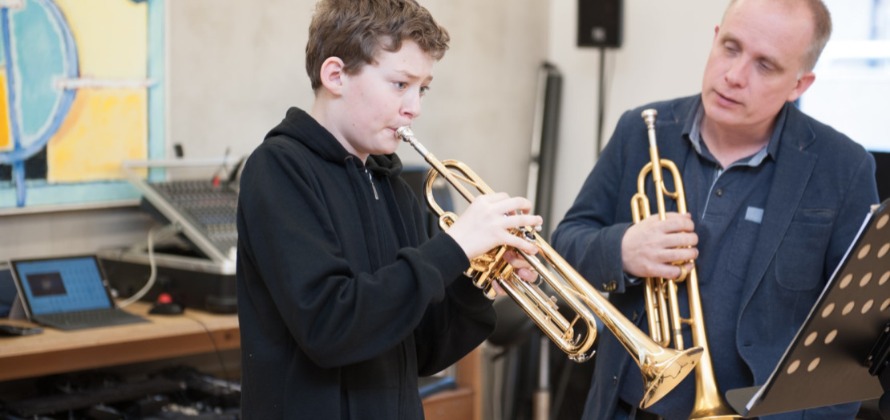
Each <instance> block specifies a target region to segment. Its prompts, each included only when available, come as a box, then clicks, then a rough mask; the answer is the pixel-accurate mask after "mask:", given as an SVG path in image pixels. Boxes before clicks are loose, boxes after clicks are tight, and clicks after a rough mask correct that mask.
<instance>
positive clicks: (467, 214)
mask: <svg viewBox="0 0 890 420" xmlns="http://www.w3.org/2000/svg"><path fill="white" fill-rule="evenodd" d="M531 207H532V203H531V201H529V200H528V199H526V198H523V197H510V196H509V195H507V194H506V193H493V194H485V195H480V196H477V197H476V198H474V199H473V202H472V203H470V205H469V207H467V209H466V210H465V211H464V212H463V213H462V214H461V215H460V216H458V218H457V220H456V221H455V222H454V224H452V225H451V226H450V227H449V228H448V229H447V230H446V231H445V233H447V234H448V235H451V237H452V238H453V239H454V241H455V242H457V244H458V245H460V247H461V249H463V250H464V253H466V254H467V258H469V259H471V260H472V259H473V258H476V257H478V256H480V255H482V254H484V253H486V252H488V251H490V250H491V249H493V248H495V247H497V246H501V245H508V246H511V247H514V248H517V249H519V250H521V251H523V252H525V253H527V254H529V255H534V254H535V253H537V252H538V247H537V246H536V245H535V244H534V243H532V242H529V241H527V240H525V239H523V238H520V237H519V236H517V235H515V234H513V233H512V232H511V230H512V229H518V228H520V227H523V226H531V227H535V226H541V225H542V224H543V223H544V220H543V218H541V216H538V215H531V214H526V213H528V212H529V211H530V210H531Z"/></svg>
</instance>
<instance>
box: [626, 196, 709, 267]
mask: <svg viewBox="0 0 890 420" xmlns="http://www.w3.org/2000/svg"><path fill="white" fill-rule="evenodd" d="M696 245H698V235H696V233H695V224H694V223H693V222H692V216H691V215H689V214H679V213H675V212H671V213H667V214H665V220H659V217H658V215H657V214H656V215H651V216H649V217H647V218H646V219H643V220H642V221H640V222H639V223H636V224H634V225H632V226H631V227H630V228H628V229H627V231H626V232H625V233H624V238H623V239H622V240H621V263H622V264H623V266H624V271H625V272H626V273H628V274H630V275H633V276H637V277H641V278H645V277H654V278H666V279H676V278H680V277H685V275H686V273H688V272H689V271H690V270H692V266H693V264H692V261H694V260H695V259H696V258H697V257H698V248H696ZM681 263H682V264H681Z"/></svg>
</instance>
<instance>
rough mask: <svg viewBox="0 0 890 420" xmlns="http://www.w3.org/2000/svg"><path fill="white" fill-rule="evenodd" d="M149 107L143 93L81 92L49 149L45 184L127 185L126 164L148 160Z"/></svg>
mask: <svg viewBox="0 0 890 420" xmlns="http://www.w3.org/2000/svg"><path fill="white" fill-rule="evenodd" d="M147 103H148V102H147V94H146V92H145V90H142V89H102V90H80V91H79V92H78V95H77V98H76V99H75V101H74V104H73V106H72V108H71V113H70V114H69V118H66V122H65V123H64V124H62V127H61V128H60V129H59V132H58V133H56V135H55V136H53V139H52V140H50V142H49V144H48V146H47V157H46V159H47V168H48V170H47V181H48V182H50V183H58V182H84V181H97V180H119V179H123V178H124V176H123V174H122V173H121V162H122V161H124V160H144V159H145V158H146V156H148V120H147V117H146V115H147V112H148V110H147V105H146V104H147ZM70 117H76V118H70ZM72 120H73V121H76V124H70V123H69V122H70V121H72Z"/></svg>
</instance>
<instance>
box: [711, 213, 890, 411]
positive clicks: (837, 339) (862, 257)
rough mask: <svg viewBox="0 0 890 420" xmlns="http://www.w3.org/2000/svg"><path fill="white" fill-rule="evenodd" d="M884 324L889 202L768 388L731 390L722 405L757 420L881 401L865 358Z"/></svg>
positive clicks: (888, 313) (866, 227)
mask: <svg viewBox="0 0 890 420" xmlns="http://www.w3.org/2000/svg"><path fill="white" fill-rule="evenodd" d="M888 321H890V200H887V201H884V202H883V203H882V204H881V205H880V206H877V208H876V209H874V210H873V211H872V212H871V213H869V214H868V216H867V217H866V218H865V221H864V222H863V224H862V228H861V230H860V231H859V234H858V235H857V236H856V239H855V240H854V241H853V243H852V244H851V245H850V249H849V250H848V251H847V255H845V256H844V258H843V260H842V261H841V263H840V264H839V265H838V267H837V269H836V270H835V272H834V274H833V275H832V276H831V279H830V280H829V282H828V285H827V286H826V287H825V290H824V291H823V292H822V295H821V296H820V297H819V299H818V300H817V302H816V305H815V306H814V307H813V309H812V311H811V312H810V315H809V317H807V320H806V321H805V322H804V323H803V325H802V326H801V328H800V330H799V331H798V332H797V336H796V337H795V338H794V341H792V343H791V345H790V346H788V349H787V350H785V354H784V356H782V359H781V360H780V361H779V364H778V365H777V366H776V369H775V370H774V371H773V373H772V375H771V376H770V378H769V379H768V380H767V382H766V384H764V385H762V386H755V387H750V388H741V389H734V390H730V391H728V392H727V393H726V399H727V401H728V402H729V404H730V405H731V406H732V407H733V409H735V410H736V412H738V413H739V414H741V415H742V416H745V417H756V416H762V415H766V414H775V413H781V412H786V411H797V410H804V409H807V408H815V407H823V406H829V405H835V404H842V403H848V402H854V401H864V400H871V399H875V398H878V397H880V396H881V395H882V394H883V392H884V390H883V389H882V387H881V381H880V380H879V379H878V377H877V376H876V373H877V372H874V371H875V369H870V367H871V366H870V365H872V364H873V363H872V361H873V360H874V357H872V356H871V355H870V353H871V352H873V351H874V350H875V348H876V347H878V346H879V345H880V343H879V341H881V340H879V338H880V337H881V335H882V332H883V331H884V330H885V325H886V324H887V322H888ZM876 343H877V344H876ZM878 358H879V359H880V360H882V361H881V362H880V364H881V365H883V364H884V362H883V356H878ZM876 367H877V366H876ZM888 371H890V370H888Z"/></svg>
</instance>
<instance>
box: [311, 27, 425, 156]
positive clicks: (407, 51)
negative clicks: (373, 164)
mask: <svg viewBox="0 0 890 420" xmlns="http://www.w3.org/2000/svg"><path fill="white" fill-rule="evenodd" d="M376 59H377V60H376V61H377V62H376V63H374V64H368V65H365V66H364V67H362V69H361V70H359V72H358V73H357V74H353V75H346V74H344V75H342V76H341V77H342V83H343V85H342V90H341V96H340V99H341V100H340V101H338V102H339V104H338V109H337V111H338V112H339V114H340V115H339V116H337V117H334V118H336V122H337V123H335V124H331V125H330V126H329V127H328V129H329V130H331V132H332V133H333V134H334V136H336V137H337V139H339V140H340V142H341V143H342V144H343V146H344V147H345V148H346V149H347V150H349V151H350V152H351V153H353V154H355V155H356V156H358V157H359V158H361V159H362V160H363V161H364V160H366V159H367V157H368V155H372V154H373V155H379V154H389V153H394V152H395V151H396V149H398V147H399V143H400V141H401V140H400V139H399V138H398V137H397V136H396V130H397V129H398V128H399V127H402V126H406V125H411V122H412V121H413V120H414V119H415V118H417V117H418V116H420V101H421V98H422V97H423V95H424V93H426V91H427V89H428V87H429V84H430V82H431V81H432V79H433V77H432V69H433V64H434V63H435V59H433V58H432V57H431V56H430V55H429V54H427V53H426V52H424V51H423V50H422V49H420V47H418V46H417V44H416V43H415V42H414V41H405V42H403V43H402V48H401V49H399V51H397V52H388V51H384V50H381V51H380V52H379V53H378V54H377V57H376Z"/></svg>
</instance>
